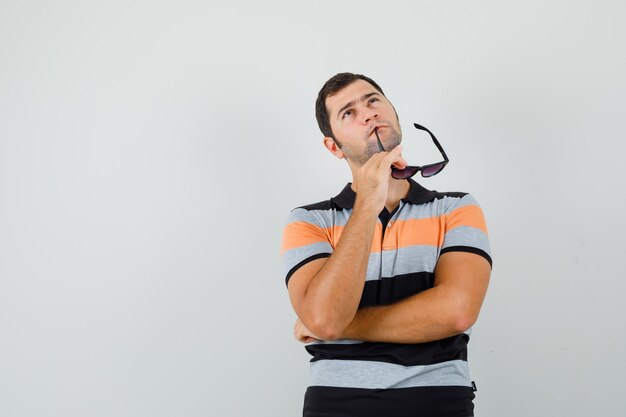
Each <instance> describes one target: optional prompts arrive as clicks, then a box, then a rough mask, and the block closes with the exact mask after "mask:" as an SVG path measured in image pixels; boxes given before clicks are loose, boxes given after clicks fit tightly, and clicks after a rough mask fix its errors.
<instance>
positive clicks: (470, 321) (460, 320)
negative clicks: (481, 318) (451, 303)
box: [448, 306, 478, 334]
mask: <svg viewBox="0 0 626 417" xmlns="http://www.w3.org/2000/svg"><path fill="white" fill-rule="evenodd" d="M477 319H478V312H477V311H475V310H474V309H472V308H470V307H468V306H459V307H458V308H456V309H455V311H454V312H453V313H452V314H451V315H450V320H449V322H448V323H449V326H450V328H451V330H452V331H453V332H454V333H457V334H459V333H463V332H465V331H467V330H468V329H469V328H470V327H472V326H473V325H474V323H476V320H477Z"/></svg>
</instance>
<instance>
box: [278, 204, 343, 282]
mask: <svg viewBox="0 0 626 417" xmlns="http://www.w3.org/2000/svg"><path fill="white" fill-rule="evenodd" d="M332 252H333V247H332V245H331V243H330V239H329V237H328V233H327V229H326V227H325V226H324V223H323V221H322V220H321V218H320V217H318V216H317V215H316V214H315V212H314V211H310V210H306V209H303V208H297V209H295V210H293V211H292V212H291V213H290V214H289V217H288V218H287V224H286V225H285V229H284V230H283V242H282V248H281V255H282V259H283V268H284V273H285V284H286V285H288V284H289V278H291V276H292V275H293V274H294V273H295V272H296V271H297V270H298V269H299V268H301V267H302V266H304V265H306V264H307V263H309V262H311V261H313V260H315V259H319V258H327V257H329V256H330V255H331V254H332Z"/></svg>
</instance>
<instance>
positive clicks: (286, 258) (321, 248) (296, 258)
mask: <svg viewBox="0 0 626 417" xmlns="http://www.w3.org/2000/svg"><path fill="white" fill-rule="evenodd" d="M318 253H333V248H332V246H330V243H328V242H319V243H312V244H310V245H306V246H300V247H299V248H294V249H290V250H288V251H287V252H285V253H284V254H283V265H284V268H285V269H284V272H285V275H287V274H288V273H289V271H291V268H293V267H294V266H296V265H298V264H299V263H300V262H302V261H303V260H305V259H306V258H308V257H310V256H313V255H317V254H318Z"/></svg>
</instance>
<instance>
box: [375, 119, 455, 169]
mask: <svg viewBox="0 0 626 417" xmlns="http://www.w3.org/2000/svg"><path fill="white" fill-rule="evenodd" d="M413 126H415V128H416V129H418V130H423V131H425V132H428V133H429V134H430V137H431V138H433V142H435V146H437V149H439V152H441V155H443V159H444V160H443V161H441V162H437V163H434V164H428V165H424V166H421V167H420V166H411V165H407V166H406V167H405V168H404V169H399V168H396V167H393V166H392V167H391V177H392V178H395V179H397V180H404V179H407V178H411V177H412V176H413V175H415V174H417V173H418V172H421V173H422V177H424V178H428V177H432V176H433V175H437V174H439V173H440V172H441V170H442V169H443V168H444V167H445V166H446V165H447V164H448V162H450V160H449V159H448V156H447V155H446V153H445V152H444V151H443V148H442V147H441V145H440V144H439V141H438V140H437V138H436V137H435V135H433V132H431V131H430V130H428V129H426V128H425V127H424V126H422V125H418V124H417V123H413ZM374 133H375V134H376V140H378V147H379V148H380V151H381V152H385V148H383V144H382V142H381V141H380V138H379V137H378V128H376V129H374Z"/></svg>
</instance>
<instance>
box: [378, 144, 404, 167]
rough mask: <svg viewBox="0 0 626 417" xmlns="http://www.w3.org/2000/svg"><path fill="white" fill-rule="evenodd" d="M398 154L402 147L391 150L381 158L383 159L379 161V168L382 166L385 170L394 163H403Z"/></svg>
mask: <svg viewBox="0 0 626 417" xmlns="http://www.w3.org/2000/svg"><path fill="white" fill-rule="evenodd" d="M400 152H402V145H398V146H396V147H395V148H393V149H392V150H391V151H390V152H389V153H387V155H385V156H384V157H383V159H382V160H381V161H380V166H381V167H382V166H384V167H385V168H389V167H391V165H392V164H393V163H394V162H395V161H399V162H400V161H404V158H402V156H401V155H400Z"/></svg>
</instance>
